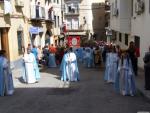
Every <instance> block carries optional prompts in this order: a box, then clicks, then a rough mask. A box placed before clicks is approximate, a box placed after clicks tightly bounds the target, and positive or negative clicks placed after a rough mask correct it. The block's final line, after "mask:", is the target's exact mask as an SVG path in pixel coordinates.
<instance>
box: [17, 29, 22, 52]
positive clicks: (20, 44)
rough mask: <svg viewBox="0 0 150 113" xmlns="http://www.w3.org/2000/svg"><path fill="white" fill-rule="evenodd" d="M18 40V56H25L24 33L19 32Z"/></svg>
mask: <svg viewBox="0 0 150 113" xmlns="http://www.w3.org/2000/svg"><path fill="white" fill-rule="evenodd" d="M17 38H18V54H19V55H21V54H23V50H22V49H23V32H22V31H17Z"/></svg>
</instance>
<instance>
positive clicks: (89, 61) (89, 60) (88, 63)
mask: <svg viewBox="0 0 150 113" xmlns="http://www.w3.org/2000/svg"><path fill="white" fill-rule="evenodd" d="M85 51H86V55H85V56H86V57H85V67H88V68H91V67H93V66H94V56H93V50H92V49H91V48H89V47H87V48H86V49H85Z"/></svg>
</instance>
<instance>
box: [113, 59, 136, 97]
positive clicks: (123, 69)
mask: <svg viewBox="0 0 150 113" xmlns="http://www.w3.org/2000/svg"><path fill="white" fill-rule="evenodd" d="M118 73H119V77H117V79H116V83H115V84H117V85H116V89H118V88H119V89H120V93H121V94H122V95H131V96H134V95H135V94H136V86H135V78H134V72H133V69H132V64H131V60H130V59H127V58H126V59H123V64H121V60H120V62H119V66H118ZM117 82H119V83H117Z"/></svg>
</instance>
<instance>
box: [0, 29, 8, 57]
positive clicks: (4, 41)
mask: <svg viewBox="0 0 150 113" xmlns="http://www.w3.org/2000/svg"><path fill="white" fill-rule="evenodd" d="M0 49H1V50H5V51H6V54H5V55H6V57H7V58H8V59H9V60H10V54H9V40H8V28H0Z"/></svg>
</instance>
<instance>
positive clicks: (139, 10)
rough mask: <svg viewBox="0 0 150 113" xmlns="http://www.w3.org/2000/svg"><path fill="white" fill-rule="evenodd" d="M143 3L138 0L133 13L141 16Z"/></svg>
mask: <svg viewBox="0 0 150 113" xmlns="http://www.w3.org/2000/svg"><path fill="white" fill-rule="evenodd" d="M144 7H145V6H144V2H143V1H142V0H138V1H137V2H136V3H135V13H136V14H137V15H141V14H142V13H143V12H144Z"/></svg>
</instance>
